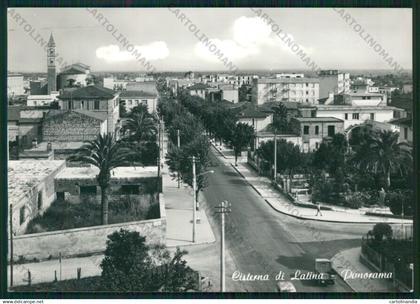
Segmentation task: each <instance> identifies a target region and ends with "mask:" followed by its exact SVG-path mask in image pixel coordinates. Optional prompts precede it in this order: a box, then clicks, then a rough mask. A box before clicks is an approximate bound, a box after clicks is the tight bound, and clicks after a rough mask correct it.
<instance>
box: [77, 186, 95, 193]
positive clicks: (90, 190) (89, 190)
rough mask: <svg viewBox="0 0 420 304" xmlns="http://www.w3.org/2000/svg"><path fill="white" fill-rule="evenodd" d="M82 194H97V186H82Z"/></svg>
mask: <svg viewBox="0 0 420 304" xmlns="http://www.w3.org/2000/svg"><path fill="white" fill-rule="evenodd" d="M80 194H81V195H89V194H96V186H83V187H80Z"/></svg>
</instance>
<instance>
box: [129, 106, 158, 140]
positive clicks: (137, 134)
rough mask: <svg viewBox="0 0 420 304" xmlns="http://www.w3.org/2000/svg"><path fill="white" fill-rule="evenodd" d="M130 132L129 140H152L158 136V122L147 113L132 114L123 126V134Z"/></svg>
mask: <svg viewBox="0 0 420 304" xmlns="http://www.w3.org/2000/svg"><path fill="white" fill-rule="evenodd" d="M127 131H128V139H131V140H135V141H137V142H141V141H144V140H146V141H147V140H150V139H152V138H154V136H155V135H156V134H157V128H156V121H155V119H154V118H153V117H152V116H151V115H150V114H149V113H147V112H135V113H131V114H130V116H129V117H128V119H127V120H126V121H125V124H124V126H123V133H125V132H127Z"/></svg>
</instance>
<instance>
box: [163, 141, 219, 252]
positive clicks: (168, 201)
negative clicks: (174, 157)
mask: <svg viewBox="0 0 420 304" xmlns="http://www.w3.org/2000/svg"><path fill="white" fill-rule="evenodd" d="M163 151H164V155H166V151H167V137H166V134H165V137H164V144H163ZM162 179H163V181H162V182H163V195H164V197H165V206H166V208H165V209H166V221H167V222H166V223H167V224H166V225H167V226H166V245H167V246H168V247H174V246H188V245H198V244H206V243H213V242H215V241H216V239H215V237H214V234H213V230H212V229H211V226H210V223H209V221H208V219H207V216H206V213H205V211H204V209H203V208H200V209H199V210H198V211H197V212H196V216H197V219H200V221H199V222H198V223H197V225H196V233H195V235H196V242H195V243H193V242H192V229H193V223H192V222H193V209H192V208H193V193H192V189H191V187H189V186H188V185H186V184H183V183H182V182H181V186H180V188H178V181H177V180H176V179H174V178H172V177H171V176H170V175H169V168H168V166H167V165H166V163H165V164H164V165H163V169H162ZM202 199H204V197H203V196H199V202H200V200H201V204H203V203H202Z"/></svg>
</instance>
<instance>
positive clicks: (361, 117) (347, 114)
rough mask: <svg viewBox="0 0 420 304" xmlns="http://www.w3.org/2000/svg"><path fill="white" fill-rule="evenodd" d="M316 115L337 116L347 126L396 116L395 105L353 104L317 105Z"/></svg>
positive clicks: (388, 119) (387, 120) (381, 120)
mask: <svg viewBox="0 0 420 304" xmlns="http://www.w3.org/2000/svg"><path fill="white" fill-rule="evenodd" d="M316 109H317V110H316V117H335V118H338V119H341V120H343V121H344V130H346V129H347V128H349V127H351V126H354V125H359V124H362V123H365V122H366V121H369V120H373V121H378V122H389V121H390V120H392V119H393V117H394V110H395V108H394V107H390V106H352V105H337V104H330V105H317V106H316Z"/></svg>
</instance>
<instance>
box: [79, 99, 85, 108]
mask: <svg viewBox="0 0 420 304" xmlns="http://www.w3.org/2000/svg"><path fill="white" fill-rule="evenodd" d="M84 108H85V102H84V100H82V101H81V102H80V109H81V110H83V109H84Z"/></svg>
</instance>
